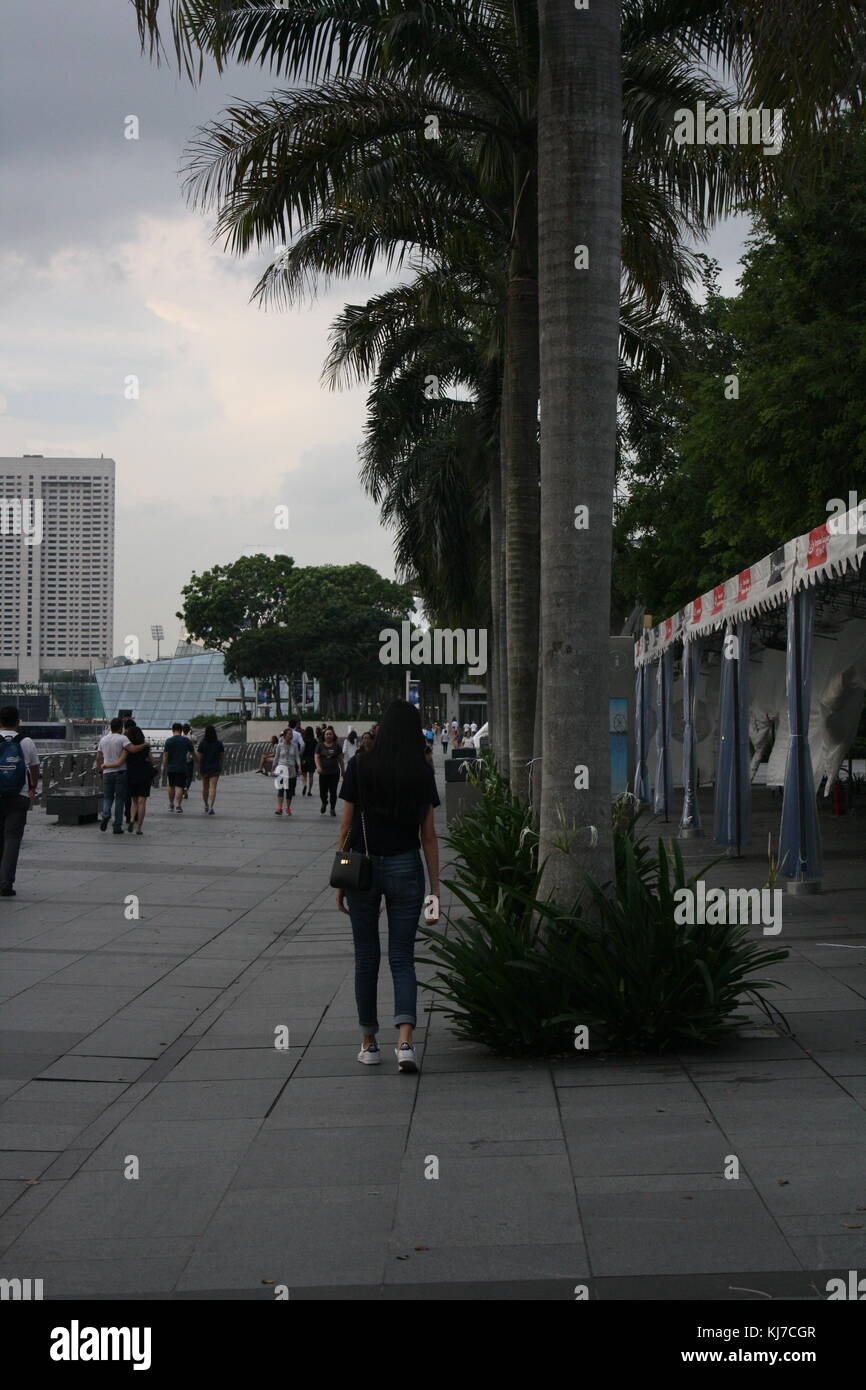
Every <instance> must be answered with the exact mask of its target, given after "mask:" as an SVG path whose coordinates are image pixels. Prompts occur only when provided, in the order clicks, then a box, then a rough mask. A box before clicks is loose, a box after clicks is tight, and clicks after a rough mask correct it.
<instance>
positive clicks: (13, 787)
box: [0, 734, 27, 796]
mask: <svg viewBox="0 0 866 1390" xmlns="http://www.w3.org/2000/svg"><path fill="white" fill-rule="evenodd" d="M26 781H27V764H26V763H25V761H24V754H23V752H22V750H21V736H20V734H16V735H15V737H14V738H0V796H20V795H21V793H22V792H23V790H24V784H25V782H26Z"/></svg>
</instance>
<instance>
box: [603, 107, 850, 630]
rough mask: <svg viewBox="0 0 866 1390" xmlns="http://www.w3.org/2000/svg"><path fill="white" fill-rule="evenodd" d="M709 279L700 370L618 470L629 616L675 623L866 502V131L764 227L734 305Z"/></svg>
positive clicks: (671, 395)
mask: <svg viewBox="0 0 866 1390" xmlns="http://www.w3.org/2000/svg"><path fill="white" fill-rule="evenodd" d="M706 283H707V289H708V294H707V298H706V302H705V304H704V305H703V306H702V307H701V308H699V309H696V311H695V315H694V321H693V323H692V325H691V328H690V330H689V331H688V334H687V348H688V352H687V356H688V358H689V360H690V361H691V363H692V366H691V368H690V370H689V371H688V372H686V374H685V376H684V378H683V380H682V382H681V384H680V386H679V387H678V388H676V389H671V388H670V387H667V388H665V389H664V390H655V391H654V392H652V393H651V409H650V412H649V417H648V419H647V420H646V422H645V424H644V428H643V431H642V434H641V437H640V438H639V440H638V443H637V447H636V448H635V450H634V452H633V453H631V454H627V456H626V458H625V460H624V464H623V469H622V472H621V479H620V487H621V502H620V506H619V509H618V516H617V562H616V577H615V586H616V597H617V599H618V605H617V606H618V608H619V610H620V613H622V611H623V610H626V611H627V610H628V609H630V608H631V606H632V604H633V602H634V600H635V599H636V598H637V599H639V600H640V601H642V602H644V603H646V604H647V606H648V607H649V608H650V609H651V610H652V611H653V612H654V613H655V614H657V616H659V617H661V616H663V615H665V614H667V613H670V612H672V611H673V610H675V609H676V608H679V607H681V606H682V605H683V604H684V603H687V602H688V601H689V600H690V599H691V598H693V597H694V596H695V595H696V594H698V593H702V592H704V591H705V590H706V589H708V588H709V587H710V586H711V585H712V584H714V583H718V582H719V580H720V579H723V578H725V577H727V576H728V575H729V574H733V573H734V572H736V571H737V570H738V569H740V568H742V567H743V566H745V565H748V564H750V563H752V562H754V561H755V560H757V559H760V557H761V556H762V555H765V554H767V553H768V552H769V551H770V550H772V549H773V548H774V547H775V546H777V545H779V544H780V543H781V542H783V541H785V540H788V539H789V538H790V537H791V536H794V535H798V534H800V533H802V532H804V531H808V530H810V529H811V528H812V527H813V526H817V525H818V524H819V523H820V522H821V521H824V520H826V518H827V504H828V502H829V501H830V499H831V498H834V497H838V498H843V499H847V497H848V492H849V490H853V491H856V492H858V494H859V495H860V496H861V497H862V496H864V495H866V417H864V411H863V402H864V400H866V136H863V135H862V134H860V133H857V134H856V135H854V134H853V133H852V134H851V135H850V138H849V139H848V140H847V141H846V142H845V144H844V146H843V148H842V153H841V156H840V154H839V152H838V146H837V147H836V154H835V156H834V162H833V164H832V165H830V166H828V168H827V170H826V171H825V173H824V174H823V175H822V176H820V177H819V178H818V180H817V181H816V184H815V186H814V187H813V188H812V189H810V190H809V191H807V192H804V193H802V194H800V195H799V196H797V197H794V196H792V197H790V198H788V199H787V200H786V202H785V203H784V205H783V206H782V208H781V209H780V210H777V211H773V210H769V209H767V210H765V211H764V212H763V213H762V214H761V215H760V216H759V217H758V219H757V221H756V226H755V233H754V235H753V237H752V238H751V240H750V243H749V248H748V251H747V254H746V257H745V261H744V271H743V275H742V278H741V281H740V286H741V288H740V293H739V294H738V295H737V296H735V297H732V298H724V297H723V296H721V295H720V294H719V292H718V287H717V279H716V271H715V268H714V267H713V266H712V265H711V264H710V263H708V265H707V275H706ZM731 378H736V381H735V382H734V381H732V380H731Z"/></svg>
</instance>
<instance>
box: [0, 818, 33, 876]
mask: <svg viewBox="0 0 866 1390" xmlns="http://www.w3.org/2000/svg"><path fill="white" fill-rule="evenodd" d="M29 810H30V798H29V796H0V888H11V887H12V886H13V884H14V883H15V870H16V868H17V867H18V855H19V852H20V850H21V837H22V835H23V834H24V827H25V825H26V824H27V812H28V811H29Z"/></svg>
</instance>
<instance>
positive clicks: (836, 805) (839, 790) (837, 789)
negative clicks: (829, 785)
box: [833, 777, 845, 816]
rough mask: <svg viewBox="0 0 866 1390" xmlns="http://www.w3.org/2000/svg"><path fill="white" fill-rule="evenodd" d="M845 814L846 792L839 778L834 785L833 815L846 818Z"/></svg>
mask: <svg viewBox="0 0 866 1390" xmlns="http://www.w3.org/2000/svg"><path fill="white" fill-rule="evenodd" d="M844 814H845V791H844V788H843V786H842V783H841V782H840V780H839V778H838V777H837V778H836V781H835V782H834V783H833V815H834V816H844Z"/></svg>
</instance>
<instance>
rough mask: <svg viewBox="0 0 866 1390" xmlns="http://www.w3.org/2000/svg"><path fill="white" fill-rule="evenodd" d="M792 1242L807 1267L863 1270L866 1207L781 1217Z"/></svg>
mask: <svg viewBox="0 0 866 1390" xmlns="http://www.w3.org/2000/svg"><path fill="white" fill-rule="evenodd" d="M778 1221H779V1226H780V1228H781V1230H782V1231H783V1232H784V1234H785V1237H786V1239H787V1241H788V1244H789V1245H790V1246H791V1248H792V1249H793V1251H794V1253H795V1254H796V1255H797V1256H798V1258H799V1259H800V1260H801V1262H802V1263H803V1264H804V1265H805V1266H806V1268H807V1269H839V1268H841V1269H862V1268H863V1266H864V1264H866V1210H864V1211H861V1212H847V1213H836V1214H834V1215H830V1214H827V1215H823V1216H813V1215H810V1216H780V1217H779V1218H778Z"/></svg>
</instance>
